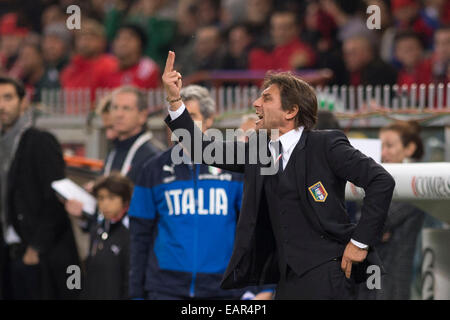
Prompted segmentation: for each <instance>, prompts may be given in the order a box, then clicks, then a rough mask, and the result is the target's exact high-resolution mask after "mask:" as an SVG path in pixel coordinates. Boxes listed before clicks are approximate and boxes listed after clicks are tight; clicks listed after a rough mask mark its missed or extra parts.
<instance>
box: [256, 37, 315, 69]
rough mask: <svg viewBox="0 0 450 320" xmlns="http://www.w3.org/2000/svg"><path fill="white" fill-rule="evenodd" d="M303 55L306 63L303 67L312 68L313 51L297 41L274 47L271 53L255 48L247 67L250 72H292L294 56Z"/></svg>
mask: <svg viewBox="0 0 450 320" xmlns="http://www.w3.org/2000/svg"><path fill="white" fill-rule="evenodd" d="M299 53H301V54H304V55H305V57H306V63H305V65H304V67H312V66H313V65H314V63H315V60H316V57H315V54H314V51H313V50H312V49H311V47H309V46H308V45H307V44H305V43H303V42H301V41H300V40H299V39H294V40H293V41H291V42H289V43H288V44H286V45H283V46H278V47H275V48H274V49H273V50H272V51H271V52H267V51H265V50H263V49H259V48H255V49H253V50H252V51H250V55H249V66H250V69H251V70H283V71H287V70H293V69H296V66H295V65H293V61H292V60H293V59H295V58H294V57H295V55H297V54H299Z"/></svg>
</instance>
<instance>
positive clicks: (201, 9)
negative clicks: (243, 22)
mask: <svg viewBox="0 0 450 320" xmlns="http://www.w3.org/2000/svg"><path fill="white" fill-rule="evenodd" d="M219 10H220V0H201V1H197V20H198V23H199V26H201V27H205V26H210V25H218V24H219V18H220V12H219Z"/></svg>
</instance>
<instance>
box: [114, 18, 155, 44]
mask: <svg viewBox="0 0 450 320" xmlns="http://www.w3.org/2000/svg"><path fill="white" fill-rule="evenodd" d="M121 30H129V31H131V32H132V33H134V35H135V36H136V37H138V38H139V41H140V42H141V49H142V51H144V50H145V48H146V47H147V42H148V37H147V33H146V32H145V30H144V29H143V28H142V27H141V26H140V25H138V24H136V23H131V22H128V23H125V24H123V25H121V26H120V28H119V30H117V34H119V32H120V31H121Z"/></svg>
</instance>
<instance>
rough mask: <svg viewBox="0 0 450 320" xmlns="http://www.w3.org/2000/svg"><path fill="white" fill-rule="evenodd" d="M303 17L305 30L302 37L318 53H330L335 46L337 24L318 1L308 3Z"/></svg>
mask: <svg viewBox="0 0 450 320" xmlns="http://www.w3.org/2000/svg"><path fill="white" fill-rule="evenodd" d="M304 11H305V13H304V15H303V18H304V19H303V21H304V29H303V30H302V33H301V37H302V39H303V40H304V41H306V42H307V43H308V44H309V45H310V46H312V47H313V48H314V49H315V50H316V52H319V53H325V52H328V51H329V50H330V49H331V48H332V47H333V46H334V42H335V40H334V37H335V29H336V24H335V22H334V20H333V18H332V17H331V16H330V15H329V14H328V13H326V12H325V11H324V10H323V9H322V7H321V6H320V3H319V2H318V1H308V2H307V4H306V7H305V10H304Z"/></svg>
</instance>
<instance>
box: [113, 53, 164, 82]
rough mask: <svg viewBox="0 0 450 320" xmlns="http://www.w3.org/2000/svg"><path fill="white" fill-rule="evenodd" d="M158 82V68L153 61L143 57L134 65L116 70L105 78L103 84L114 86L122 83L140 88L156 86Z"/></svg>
mask: <svg viewBox="0 0 450 320" xmlns="http://www.w3.org/2000/svg"><path fill="white" fill-rule="evenodd" d="M159 84H160V70H159V67H158V65H157V64H156V62H155V61H153V60H152V59H150V58H148V57H143V58H141V60H139V63H137V64H135V65H134V66H132V67H130V68H128V69H123V70H120V69H119V68H118V67H117V68H116V70H115V71H114V72H113V73H112V74H111V75H109V76H108V78H107V79H105V86H106V87H108V88H116V87H119V86H123V85H135V86H137V87H139V88H142V89H150V88H157V87H158V86H159Z"/></svg>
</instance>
